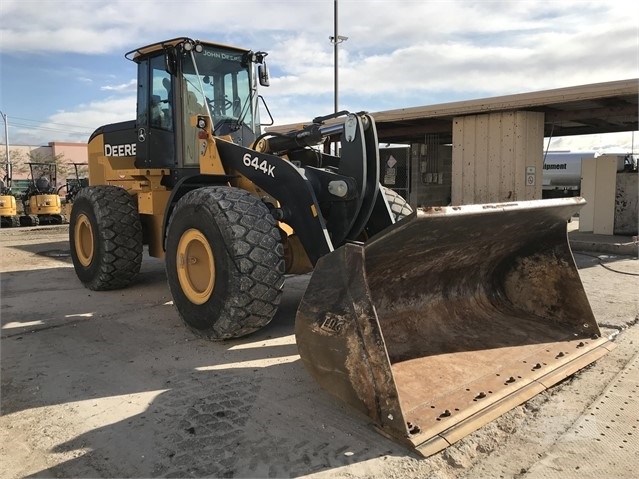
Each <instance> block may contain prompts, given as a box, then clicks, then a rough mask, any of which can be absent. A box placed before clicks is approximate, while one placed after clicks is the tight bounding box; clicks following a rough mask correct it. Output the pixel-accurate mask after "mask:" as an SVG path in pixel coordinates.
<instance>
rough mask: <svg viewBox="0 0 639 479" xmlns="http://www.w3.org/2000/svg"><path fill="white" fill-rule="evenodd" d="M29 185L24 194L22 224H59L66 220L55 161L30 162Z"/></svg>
mask: <svg viewBox="0 0 639 479" xmlns="http://www.w3.org/2000/svg"><path fill="white" fill-rule="evenodd" d="M28 165H29V171H30V181H29V186H28V187H27V189H26V191H25V192H24V193H23V194H22V205H23V207H24V214H23V215H22V216H20V225H21V226H38V225H59V224H62V223H64V222H65V221H66V217H65V215H64V214H63V213H62V201H61V200H60V195H58V189H57V177H58V175H57V167H56V165H55V163H39V162H31V163H28Z"/></svg>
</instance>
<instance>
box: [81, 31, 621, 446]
mask: <svg viewBox="0 0 639 479" xmlns="http://www.w3.org/2000/svg"><path fill="white" fill-rule="evenodd" d="M125 56H126V58H128V59H130V60H132V61H134V62H135V63H136V64H137V68H138V100H137V118H136V119H134V120H131V121H126V122H122V123H117V124H110V125H105V126H103V127H100V128H98V129H97V130H96V131H95V132H94V133H93V135H92V136H91V138H90V140H89V145H88V151H89V186H88V187H85V188H83V189H82V190H80V191H79V193H78V194H77V196H76V198H75V202H74V205H73V209H72V213H71V219H70V227H69V235H70V245H71V256H72V258H73V264H74V267H75V271H76V273H77V275H78V277H79V279H80V280H81V282H82V283H83V284H84V285H85V286H86V287H87V288H89V289H92V290H106V289H114V288H122V287H125V286H127V285H129V284H130V283H131V282H132V281H133V280H134V279H135V276H136V275H137V273H138V272H139V270H140V265H141V262H142V253H143V247H144V245H146V246H147V247H148V252H149V254H150V255H151V256H154V257H164V258H165V264H166V275H167V278H168V283H169V287H170V290H171V294H172V296H173V300H174V305H175V307H176V309H177V311H178V313H179V315H180V316H181V318H182V320H183V321H184V322H185V323H186V325H187V326H188V327H190V328H191V329H192V330H193V331H194V332H195V333H197V334H199V335H201V336H204V337H206V338H210V339H213V340H224V339H227V338H236V337H240V336H244V335H247V334H250V333H252V332H254V331H256V330H258V329H260V328H262V327H263V326H265V325H266V324H267V323H269V321H271V319H272V318H273V316H274V314H275V312H276V310H277V307H278V304H279V301H280V297H281V294H282V288H283V284H284V278H285V274H295V273H305V272H309V271H313V274H312V276H311V278H310V282H309V285H308V288H307V291H306V292H305V294H304V296H303V298H302V300H301V303H300V306H299V309H298V312H297V316H296V325H295V335H296V339H297V343H298V349H299V353H300V356H301V358H302V361H303V362H304V364H305V365H306V367H307V368H308V370H309V371H310V373H311V374H312V375H313V377H315V378H316V380H317V381H318V382H319V383H320V384H321V385H322V386H323V387H324V388H325V389H326V390H328V391H329V392H331V393H332V394H334V395H335V396H337V397H338V398H340V399H342V400H343V401H345V402H347V403H349V404H351V405H352V406H354V407H355V408H357V409H358V410H360V411H362V412H363V413H365V414H368V415H369V416H370V417H371V418H372V419H373V421H374V423H375V425H376V426H377V428H378V429H379V431H380V432H382V433H383V434H385V435H386V436H388V437H391V438H394V439H395V440H397V441H399V442H400V443H402V444H405V445H406V446H408V447H409V448H411V449H414V450H415V451H417V452H418V453H420V454H422V455H424V456H427V455H430V454H433V453H434V452H437V451H439V450H441V449H443V448H444V447H446V446H447V445H449V444H451V443H452V442H454V441H456V440H458V439H460V438H461V437H463V436H464V435H466V434H468V433H469V432H471V431H472V430H474V429H476V428H478V427H480V426H481V425H482V424H485V423H486V422H488V421H490V420H492V419H493V418H495V417H497V416H498V415H500V414H502V413H503V412H505V411H507V410H509V409H511V408H513V407H514V406H516V405H518V404H521V403H523V402H524V401H526V400H527V399H529V398H530V397H532V396H534V395H535V394H537V393H538V392H540V391H542V390H544V389H545V388H548V387H550V386H551V385H553V384H555V383H557V382H558V381H560V380H561V379H563V378H565V377H567V376H568V375H570V374H572V373H574V372H575V371H577V370H579V369H580V368H582V367H584V366H586V365H587V364H589V363H591V362H592V361H594V360H596V359H597V358H599V357H600V356H602V355H603V354H605V353H606V352H607V351H608V350H609V349H610V348H611V347H612V346H611V343H610V342H609V341H607V340H606V339H604V338H601V337H600V332H599V328H598V326H597V323H596V321H595V318H594V317H593V314H592V311H591V309H590V305H589V303H588V300H587V298H586V295H585V292H584V289H583V286H582V284H581V282H580V279H579V275H578V272H577V269H576V267H575V263H574V260H573V257H572V253H571V251H570V247H569V245H568V242H567V236H566V224H567V220H568V219H569V218H571V216H572V215H573V214H574V213H575V212H576V211H578V210H579V208H580V207H581V206H582V205H583V203H584V201H583V200H582V199H579V198H571V199H561V200H547V201H530V202H513V203H508V204H486V205H468V206H454V207H442V208H427V209H424V208H422V209H418V210H416V211H412V210H411V208H410V207H409V206H408V205H407V204H406V202H405V201H404V200H403V198H401V197H399V196H398V195H396V194H394V193H393V192H391V191H390V190H385V189H383V188H381V187H380V177H379V149H378V141H377V132H376V128H375V122H374V120H373V118H372V117H371V116H370V115H368V114H366V113H357V114H352V113H348V112H340V113H337V114H334V115H329V116H326V117H318V118H315V119H314V120H313V121H311V122H309V123H308V125H306V126H304V127H302V128H300V129H299V130H295V131H291V132H288V133H285V134H275V133H265V134H261V133H260V120H259V118H258V102H263V100H262V99H261V97H260V96H258V93H257V85H258V83H259V84H261V85H264V86H265V85H267V84H268V73H267V70H266V65H265V57H266V53H264V52H253V51H249V50H245V49H241V48H234V47H228V46H223V45H217V44H212V43H208V42H202V41H195V40H192V39H189V38H175V39H172V40H167V41H163V42H158V43H155V44H152V45H148V46H144V47H141V48H138V49H136V50H133V51H131V52H129V53H127V54H126V55H125ZM267 111H268V110H267ZM269 115H270V114H269ZM327 141H339V143H340V147H341V155H340V156H333V155H331V154H329V153H327V152H325V151H324V148H322V146H323V145H324V144H325V143H326V142H327Z"/></svg>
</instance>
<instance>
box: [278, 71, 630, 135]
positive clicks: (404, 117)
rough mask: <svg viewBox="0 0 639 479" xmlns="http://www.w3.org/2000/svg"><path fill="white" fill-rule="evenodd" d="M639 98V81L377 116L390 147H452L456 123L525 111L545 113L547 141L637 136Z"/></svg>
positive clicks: (379, 129)
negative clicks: (434, 142) (435, 139)
mask: <svg viewBox="0 0 639 479" xmlns="http://www.w3.org/2000/svg"><path fill="white" fill-rule="evenodd" d="M638 98H639V79H629V80H620V81H613V82H605V83H593V84H590V85H581V86H574V87H567V88H558V89H554V90H544V91H539V92H532V93H522V94H515V95H507V96H498V97H492V98H485V99H479V100H468V101H459V102H453V103H442V104H438V105H429V106H419V107H412V108H401V109H397V110H386V111H379V112H374V113H372V116H373V118H374V119H375V122H376V124H377V131H378V133H377V134H378V138H379V141H380V142H384V143H386V142H387V143H405V142H422V141H424V135H426V134H437V135H439V141H440V143H442V144H446V143H451V142H452V122H453V119H454V118H455V117H460V116H466V115H478V114H483V113H494V112H506V111H522V110H524V111H538V112H543V113H544V115H545V118H544V136H546V137H550V136H552V137H558V136H573V135H590V134H597V133H614V132H624V131H636V130H637V129H638V117H639V113H638V108H637V104H638V101H637V100H638ZM277 130H279V131H283V128H281V127H279V128H277Z"/></svg>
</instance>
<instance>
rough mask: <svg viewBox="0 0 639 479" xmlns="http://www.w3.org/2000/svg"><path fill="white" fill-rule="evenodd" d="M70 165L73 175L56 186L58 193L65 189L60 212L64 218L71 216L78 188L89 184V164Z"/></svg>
mask: <svg viewBox="0 0 639 479" xmlns="http://www.w3.org/2000/svg"><path fill="white" fill-rule="evenodd" d="M71 166H73V172H74V176H73V177H72V178H69V177H67V182H66V184H65V185H63V186H61V187H60V188H58V194H59V193H60V190H62V189H63V188H64V189H65V191H66V193H65V195H64V199H63V200H62V214H63V215H64V217H65V218H70V217H71V209H72V208H73V203H74V201H75V197H76V196H77V195H78V193H79V192H80V190H81V189H82V188H84V187H85V186H89V177H88V176H89V171H88V167H89V164H88V163H71Z"/></svg>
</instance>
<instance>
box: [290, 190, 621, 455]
mask: <svg viewBox="0 0 639 479" xmlns="http://www.w3.org/2000/svg"><path fill="white" fill-rule="evenodd" d="M584 204H585V201H584V200H583V199H581V198H569V199H559V200H536V201H526V202H518V203H503V204H487V205H468V206H460V207H442V208H430V209H418V210H417V211H416V212H414V213H413V214H412V215H411V216H409V217H407V218H405V219H403V220H402V221H400V222H399V223H396V224H395V225H393V226H392V227H390V228H388V229H386V230H384V231H383V232H382V233H380V234H379V235H377V236H376V237H374V238H371V239H370V240H369V241H368V242H367V243H365V244H347V245H345V246H343V247H341V248H339V249H337V250H335V251H334V252H332V253H330V254H328V255H326V256H324V257H322V258H321V259H320V260H319V262H318V263H317V265H316V267H315V271H314V273H313V275H312V277H311V279H310V281H309V284H308V287H307V290H306V293H305V294H304V297H303V298H302V301H301V303H300V306H299V309H298V312H297V317H296V321H295V335H296V339H297V344H298V349H299V353H300V356H301V358H302V360H303V362H304V364H305V366H306V367H307V369H308V370H309V371H310V373H311V374H312V376H313V377H315V379H316V380H317V381H318V382H319V383H320V385H321V386H322V387H323V388H325V389H326V390H328V391H329V392H330V393H332V394H334V395H335V396H337V397H339V398H340V399H342V400H343V401H345V402H347V403H349V404H351V405H352V406H354V407H355V408H357V409H358V410H360V411H361V412H363V413H365V414H367V415H369V416H370V417H371V418H372V419H373V421H374V423H375V425H376V427H377V428H378V430H379V431H380V432H381V433H382V434H384V435H385V436H387V437H390V438H392V439H395V440H397V441H399V442H400V443H402V444H404V445H406V446H408V447H409V448H412V449H414V450H415V451H416V452H417V453H419V454H421V455H422V456H429V455H432V454H434V453H436V452H439V451H440V450H442V449H444V448H446V447H447V446H448V445H450V444H452V443H453V442H455V441H457V440H459V439H461V438H462V437H464V436H466V435H467V434H469V433H471V432H472V431H474V430H476V429H478V428H479V427H481V426H482V425H484V424H486V423H488V422H489V421H491V420H493V419H495V418H496V417H498V416H500V415H501V414H503V413H504V412H506V411H508V410H510V409H512V408H514V407H515V406H517V405H519V404H521V403H523V402H524V401H526V400H527V399H529V398H531V397H533V396H534V395H536V394H538V393H539V392H541V391H543V390H545V389H547V388H549V387H550V386H551V385H553V384H555V383H557V382H558V381H560V380H562V379H563V378H565V377H567V376H569V375H571V374H573V373H574V372H576V371H578V370H579V369H581V368H583V367H584V366H586V365H588V364H590V363H591V362H593V361H595V360H596V359H598V358H600V357H601V356H603V355H604V354H605V353H607V352H608V351H609V350H610V349H612V348H613V344H612V343H611V342H609V341H608V340H607V339H605V338H601V335H600V331H599V328H598V326H597V323H596V321H595V318H594V316H593V313H592V310H591V308H590V304H589V302H588V299H587V297H586V293H585V291H584V288H583V285H582V283H581V280H580V278H579V274H578V272H577V269H576V267H575V263H574V259H573V257H572V253H571V251H570V246H569V244H568V239H567V232H566V225H567V220H568V219H570V218H571V216H572V215H573V214H574V213H576V212H577V211H578V210H579V209H580V208H581V207H582V206H583V205H584Z"/></svg>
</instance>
